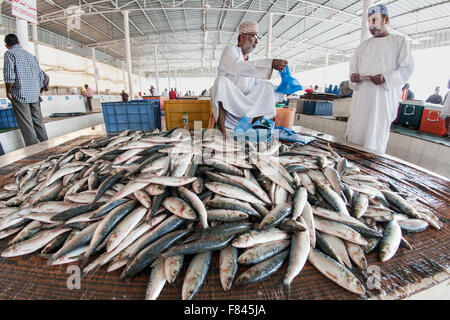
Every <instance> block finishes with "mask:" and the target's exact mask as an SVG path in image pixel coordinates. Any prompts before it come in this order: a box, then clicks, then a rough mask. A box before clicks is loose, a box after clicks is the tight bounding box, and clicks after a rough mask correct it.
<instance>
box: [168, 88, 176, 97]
mask: <svg viewBox="0 0 450 320" xmlns="http://www.w3.org/2000/svg"><path fill="white" fill-rule="evenodd" d="M176 98H177V92H176V90H175V89H174V88H172V89H171V90H170V92H169V99H170V100H175V99H176Z"/></svg>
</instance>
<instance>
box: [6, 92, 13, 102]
mask: <svg viewBox="0 0 450 320" xmlns="http://www.w3.org/2000/svg"><path fill="white" fill-rule="evenodd" d="M6 96H7V97H8V99H9V100H11V101H12V94H11V92H8V93H7V94H6Z"/></svg>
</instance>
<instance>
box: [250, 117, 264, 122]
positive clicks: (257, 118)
mask: <svg viewBox="0 0 450 320" xmlns="http://www.w3.org/2000/svg"><path fill="white" fill-rule="evenodd" d="M261 118H262V116H259V117H256V118H254V119H253V120H252V124H254V123H255V122H256V121H258V120H259V119H261Z"/></svg>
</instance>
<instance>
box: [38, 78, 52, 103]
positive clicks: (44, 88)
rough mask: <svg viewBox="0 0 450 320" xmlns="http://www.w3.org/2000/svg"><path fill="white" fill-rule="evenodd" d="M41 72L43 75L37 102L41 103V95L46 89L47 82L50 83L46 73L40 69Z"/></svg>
mask: <svg viewBox="0 0 450 320" xmlns="http://www.w3.org/2000/svg"><path fill="white" fill-rule="evenodd" d="M41 71H42V70H41ZM42 74H43V75H44V84H43V86H42V88H41V91H40V95H39V103H41V102H42V101H43V100H42V97H41V96H42V95H43V94H44V92H47V91H48V84H49V83H50V77H49V76H48V74H46V73H45V72H44V71H42Z"/></svg>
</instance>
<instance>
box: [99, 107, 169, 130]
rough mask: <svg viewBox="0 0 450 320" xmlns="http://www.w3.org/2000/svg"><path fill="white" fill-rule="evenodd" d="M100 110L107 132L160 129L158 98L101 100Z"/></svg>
mask: <svg viewBox="0 0 450 320" xmlns="http://www.w3.org/2000/svg"><path fill="white" fill-rule="evenodd" d="M102 111H103V119H104V121H105V127H106V131H107V132H121V131H124V130H131V131H138V130H142V131H152V130H154V129H156V128H158V129H160V130H161V107H160V104H159V100H138V101H133V102H102Z"/></svg>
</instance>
